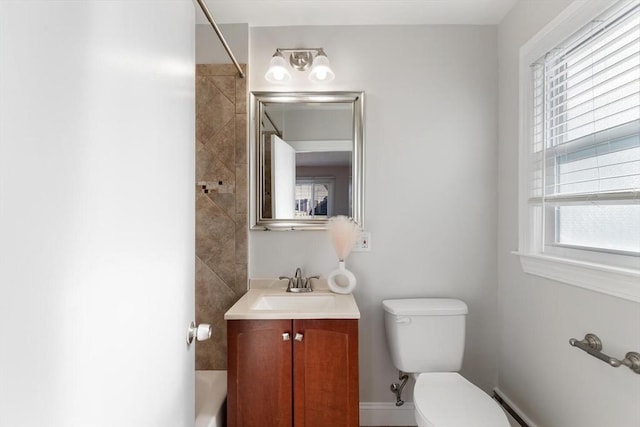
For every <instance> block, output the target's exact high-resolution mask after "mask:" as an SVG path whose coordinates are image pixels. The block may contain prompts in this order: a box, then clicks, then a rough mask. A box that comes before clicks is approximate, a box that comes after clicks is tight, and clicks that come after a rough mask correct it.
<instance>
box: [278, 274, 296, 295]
mask: <svg viewBox="0 0 640 427" xmlns="http://www.w3.org/2000/svg"><path fill="white" fill-rule="evenodd" d="M278 279H279V280H287V282H288V283H287V292H291V288H293V287H294V283H293V277H287V276H280V277H278Z"/></svg>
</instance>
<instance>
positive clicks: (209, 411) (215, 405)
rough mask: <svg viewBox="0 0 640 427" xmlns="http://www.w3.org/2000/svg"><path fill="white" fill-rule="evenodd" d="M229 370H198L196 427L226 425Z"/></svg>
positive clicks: (222, 426) (219, 426)
mask: <svg viewBox="0 0 640 427" xmlns="http://www.w3.org/2000/svg"><path fill="white" fill-rule="evenodd" d="M226 425H227V371H196V424H195V427H226Z"/></svg>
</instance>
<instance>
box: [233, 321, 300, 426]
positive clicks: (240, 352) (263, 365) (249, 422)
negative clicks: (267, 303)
mask: <svg viewBox="0 0 640 427" xmlns="http://www.w3.org/2000/svg"><path fill="white" fill-rule="evenodd" d="M284 333H291V320H230V321H228V322H227V344H228V362H229V366H228V367H227V369H228V377H227V378H228V379H227V383H228V384H227V393H228V396H227V399H228V400H227V409H228V411H227V412H228V413H227V418H228V426H229V427H291V425H292V420H293V415H292V400H291V374H292V371H291V370H292V367H291V342H292V341H291V340H284V339H283V336H282V334H284Z"/></svg>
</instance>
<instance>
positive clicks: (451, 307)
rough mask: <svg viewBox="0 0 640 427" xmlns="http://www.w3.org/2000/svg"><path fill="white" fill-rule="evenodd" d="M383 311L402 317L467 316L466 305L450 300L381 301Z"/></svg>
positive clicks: (413, 299)
mask: <svg viewBox="0 0 640 427" xmlns="http://www.w3.org/2000/svg"><path fill="white" fill-rule="evenodd" d="M382 307H383V308H384V311H386V312H387V313H391V314H397V315H402V316H410V315H423V316H453V315H460V314H467V313H468V312H469V310H468V309H467V304H465V303H464V302H463V301H460V300H459V299H452V298H408V299H388V300H384V301H382Z"/></svg>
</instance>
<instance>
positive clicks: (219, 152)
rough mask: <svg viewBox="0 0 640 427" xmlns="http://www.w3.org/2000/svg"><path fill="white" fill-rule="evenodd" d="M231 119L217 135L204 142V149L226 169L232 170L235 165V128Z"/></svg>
mask: <svg viewBox="0 0 640 427" xmlns="http://www.w3.org/2000/svg"><path fill="white" fill-rule="evenodd" d="M234 119H235V116H234V117H232V119H231V120H229V122H227V123H226V124H225V125H224V126H223V127H222V128H221V129H220V130H219V131H218V132H217V133H215V134H213V135H211V137H210V138H209V139H208V140H207V141H206V142H204V144H205V146H206V148H207V149H208V150H209V151H211V153H213V155H214V157H215V158H216V160H218V161H220V162H222V163H223V164H224V165H225V166H226V167H227V168H229V169H233V167H234V165H235V164H236V126H235V120H234Z"/></svg>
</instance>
